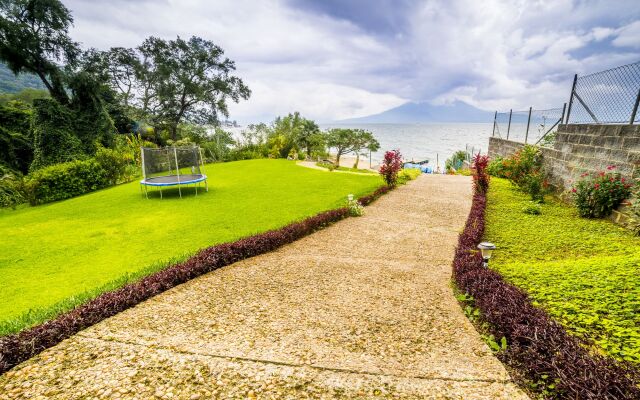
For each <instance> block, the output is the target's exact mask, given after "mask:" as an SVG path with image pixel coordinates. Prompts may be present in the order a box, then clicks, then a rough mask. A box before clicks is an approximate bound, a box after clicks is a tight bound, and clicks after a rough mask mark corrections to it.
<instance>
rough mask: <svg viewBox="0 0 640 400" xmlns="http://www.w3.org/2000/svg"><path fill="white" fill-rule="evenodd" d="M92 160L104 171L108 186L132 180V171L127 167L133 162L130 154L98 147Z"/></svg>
mask: <svg viewBox="0 0 640 400" xmlns="http://www.w3.org/2000/svg"><path fill="white" fill-rule="evenodd" d="M94 158H95V160H96V161H97V162H98V164H99V165H100V166H101V167H102V169H104V171H105V173H106V179H107V181H108V182H109V184H110V185H117V184H118V183H122V182H130V181H131V180H132V178H133V176H132V175H131V173H132V172H133V170H132V169H131V168H129V166H131V165H133V163H134V160H133V157H132V156H131V154H127V153H124V152H120V151H117V150H113V149H107V148H105V147H102V146H99V147H98V151H96V155H95V157H94Z"/></svg>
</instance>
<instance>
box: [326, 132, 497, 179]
mask: <svg viewBox="0 0 640 400" xmlns="http://www.w3.org/2000/svg"><path fill="white" fill-rule="evenodd" d="M320 128H322V129H330V128H360V129H366V130H368V131H370V132H372V133H373V135H374V136H375V137H376V139H377V140H378V141H379V142H380V147H381V148H380V151H378V152H377V153H375V154H373V155H372V159H373V162H374V164H377V162H379V161H380V160H381V159H382V157H383V155H384V152H385V151H386V150H392V149H399V150H400V152H401V153H402V155H403V156H404V159H405V160H411V159H413V160H415V161H421V160H425V159H428V160H430V161H429V164H430V165H431V166H432V167H434V168H435V166H436V160H437V161H438V165H439V166H440V167H441V168H443V167H444V162H445V160H446V159H447V158H449V157H450V156H451V155H452V154H453V153H454V152H456V151H458V150H465V148H468V149H469V151H471V149H472V148H473V149H474V151H475V152H476V153H477V152H478V150H480V151H481V152H482V154H486V153H487V148H488V147H489V137H490V136H491V132H492V129H493V123H423V124H320Z"/></svg>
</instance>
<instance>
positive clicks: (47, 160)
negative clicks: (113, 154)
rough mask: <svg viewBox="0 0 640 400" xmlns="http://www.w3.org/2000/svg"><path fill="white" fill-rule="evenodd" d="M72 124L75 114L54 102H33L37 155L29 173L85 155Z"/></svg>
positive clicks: (43, 100)
mask: <svg viewBox="0 0 640 400" xmlns="http://www.w3.org/2000/svg"><path fill="white" fill-rule="evenodd" d="M73 121H74V119H73V113H72V112H71V111H70V110H69V109H68V108H67V107H65V106H62V105H60V104H59V103H58V102H57V101H55V100H53V99H38V100H35V101H34V102H33V123H32V125H33V147H34V153H33V162H32V163H31V166H30V167H29V170H30V171H35V170H37V169H39V168H43V167H46V166H49V165H55V164H58V163H64V162H68V161H72V160H76V159H79V158H82V157H83V156H84V153H83V151H82V149H83V145H82V142H81V141H80V139H78V137H77V136H76V134H75V133H74V123H73Z"/></svg>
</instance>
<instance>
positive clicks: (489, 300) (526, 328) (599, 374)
mask: <svg viewBox="0 0 640 400" xmlns="http://www.w3.org/2000/svg"><path fill="white" fill-rule="evenodd" d="M486 201H487V200H486V195H485V194H483V193H479V194H475V195H474V197H473V204H472V207H471V211H470V213H469V217H468V219H467V222H466V225H465V228H464V230H463V232H462V233H461V234H460V237H459V241H458V246H457V248H456V253H455V258H454V262H453V270H454V280H455V283H456V285H457V287H458V289H459V290H460V291H462V292H464V293H466V294H467V295H468V296H471V298H472V299H473V303H474V306H475V307H477V308H478V309H479V310H480V312H481V315H482V319H483V320H484V321H485V324H484V325H485V326H486V327H487V329H488V330H489V331H490V333H491V334H492V335H493V336H494V337H495V338H498V339H500V338H502V337H504V338H505V339H506V341H507V344H508V346H507V348H506V349H505V350H503V351H501V352H499V353H498V357H499V358H500V359H501V360H502V361H503V362H504V363H505V364H507V365H508V366H509V367H511V368H512V371H513V372H514V373H515V378H516V380H517V381H519V383H521V384H522V385H524V386H526V387H527V388H528V389H532V390H534V391H536V392H538V393H539V394H540V395H541V396H543V397H547V398H570V399H594V400H595V399H640V387H639V386H638V385H639V383H640V372H639V371H638V369H637V368H636V367H635V366H633V365H632V364H628V363H623V362H617V361H615V360H613V359H612V358H609V357H605V356H603V355H600V354H596V353H594V352H593V351H590V346H589V343H586V342H583V341H581V340H580V339H578V338H577V337H575V336H571V335H569V334H568V333H567V331H566V330H565V329H564V328H563V327H562V326H561V325H560V324H559V323H558V322H556V321H554V320H553V319H552V318H551V317H549V315H548V314H547V313H546V312H545V311H543V310H542V309H539V308H536V307H535V306H534V305H533V304H532V303H531V301H530V299H529V298H528V296H527V295H526V294H525V293H524V292H523V291H522V290H520V289H519V288H517V287H515V286H513V285H511V284H509V283H507V282H505V280H504V279H503V278H502V276H501V275H500V274H498V273H497V272H495V271H493V270H491V269H488V268H484V267H483V266H482V258H481V256H480V254H479V252H478V251H477V250H476V246H477V244H478V243H479V242H480V241H481V239H482V235H483V233H484V227H485V219H484V213H485V208H486Z"/></svg>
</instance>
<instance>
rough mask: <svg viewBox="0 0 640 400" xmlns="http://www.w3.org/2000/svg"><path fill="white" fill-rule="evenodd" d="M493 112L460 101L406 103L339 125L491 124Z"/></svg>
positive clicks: (348, 120) (350, 119) (343, 121)
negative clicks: (436, 103) (435, 103)
mask: <svg viewBox="0 0 640 400" xmlns="http://www.w3.org/2000/svg"><path fill="white" fill-rule="evenodd" d="M492 121H493V112H489V111H484V110H481V109H479V108H476V107H474V106H472V105H470V104H467V103H465V102H462V101H455V102H453V103H450V104H444V105H432V104H429V103H428V102H407V103H404V104H402V105H400V106H398V107H394V108H391V109H389V110H386V111H383V112H381V113H378V114H372V115H367V116H364V117H358V118H348V119H343V120H339V121H335V122H340V123H421V122H492Z"/></svg>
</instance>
